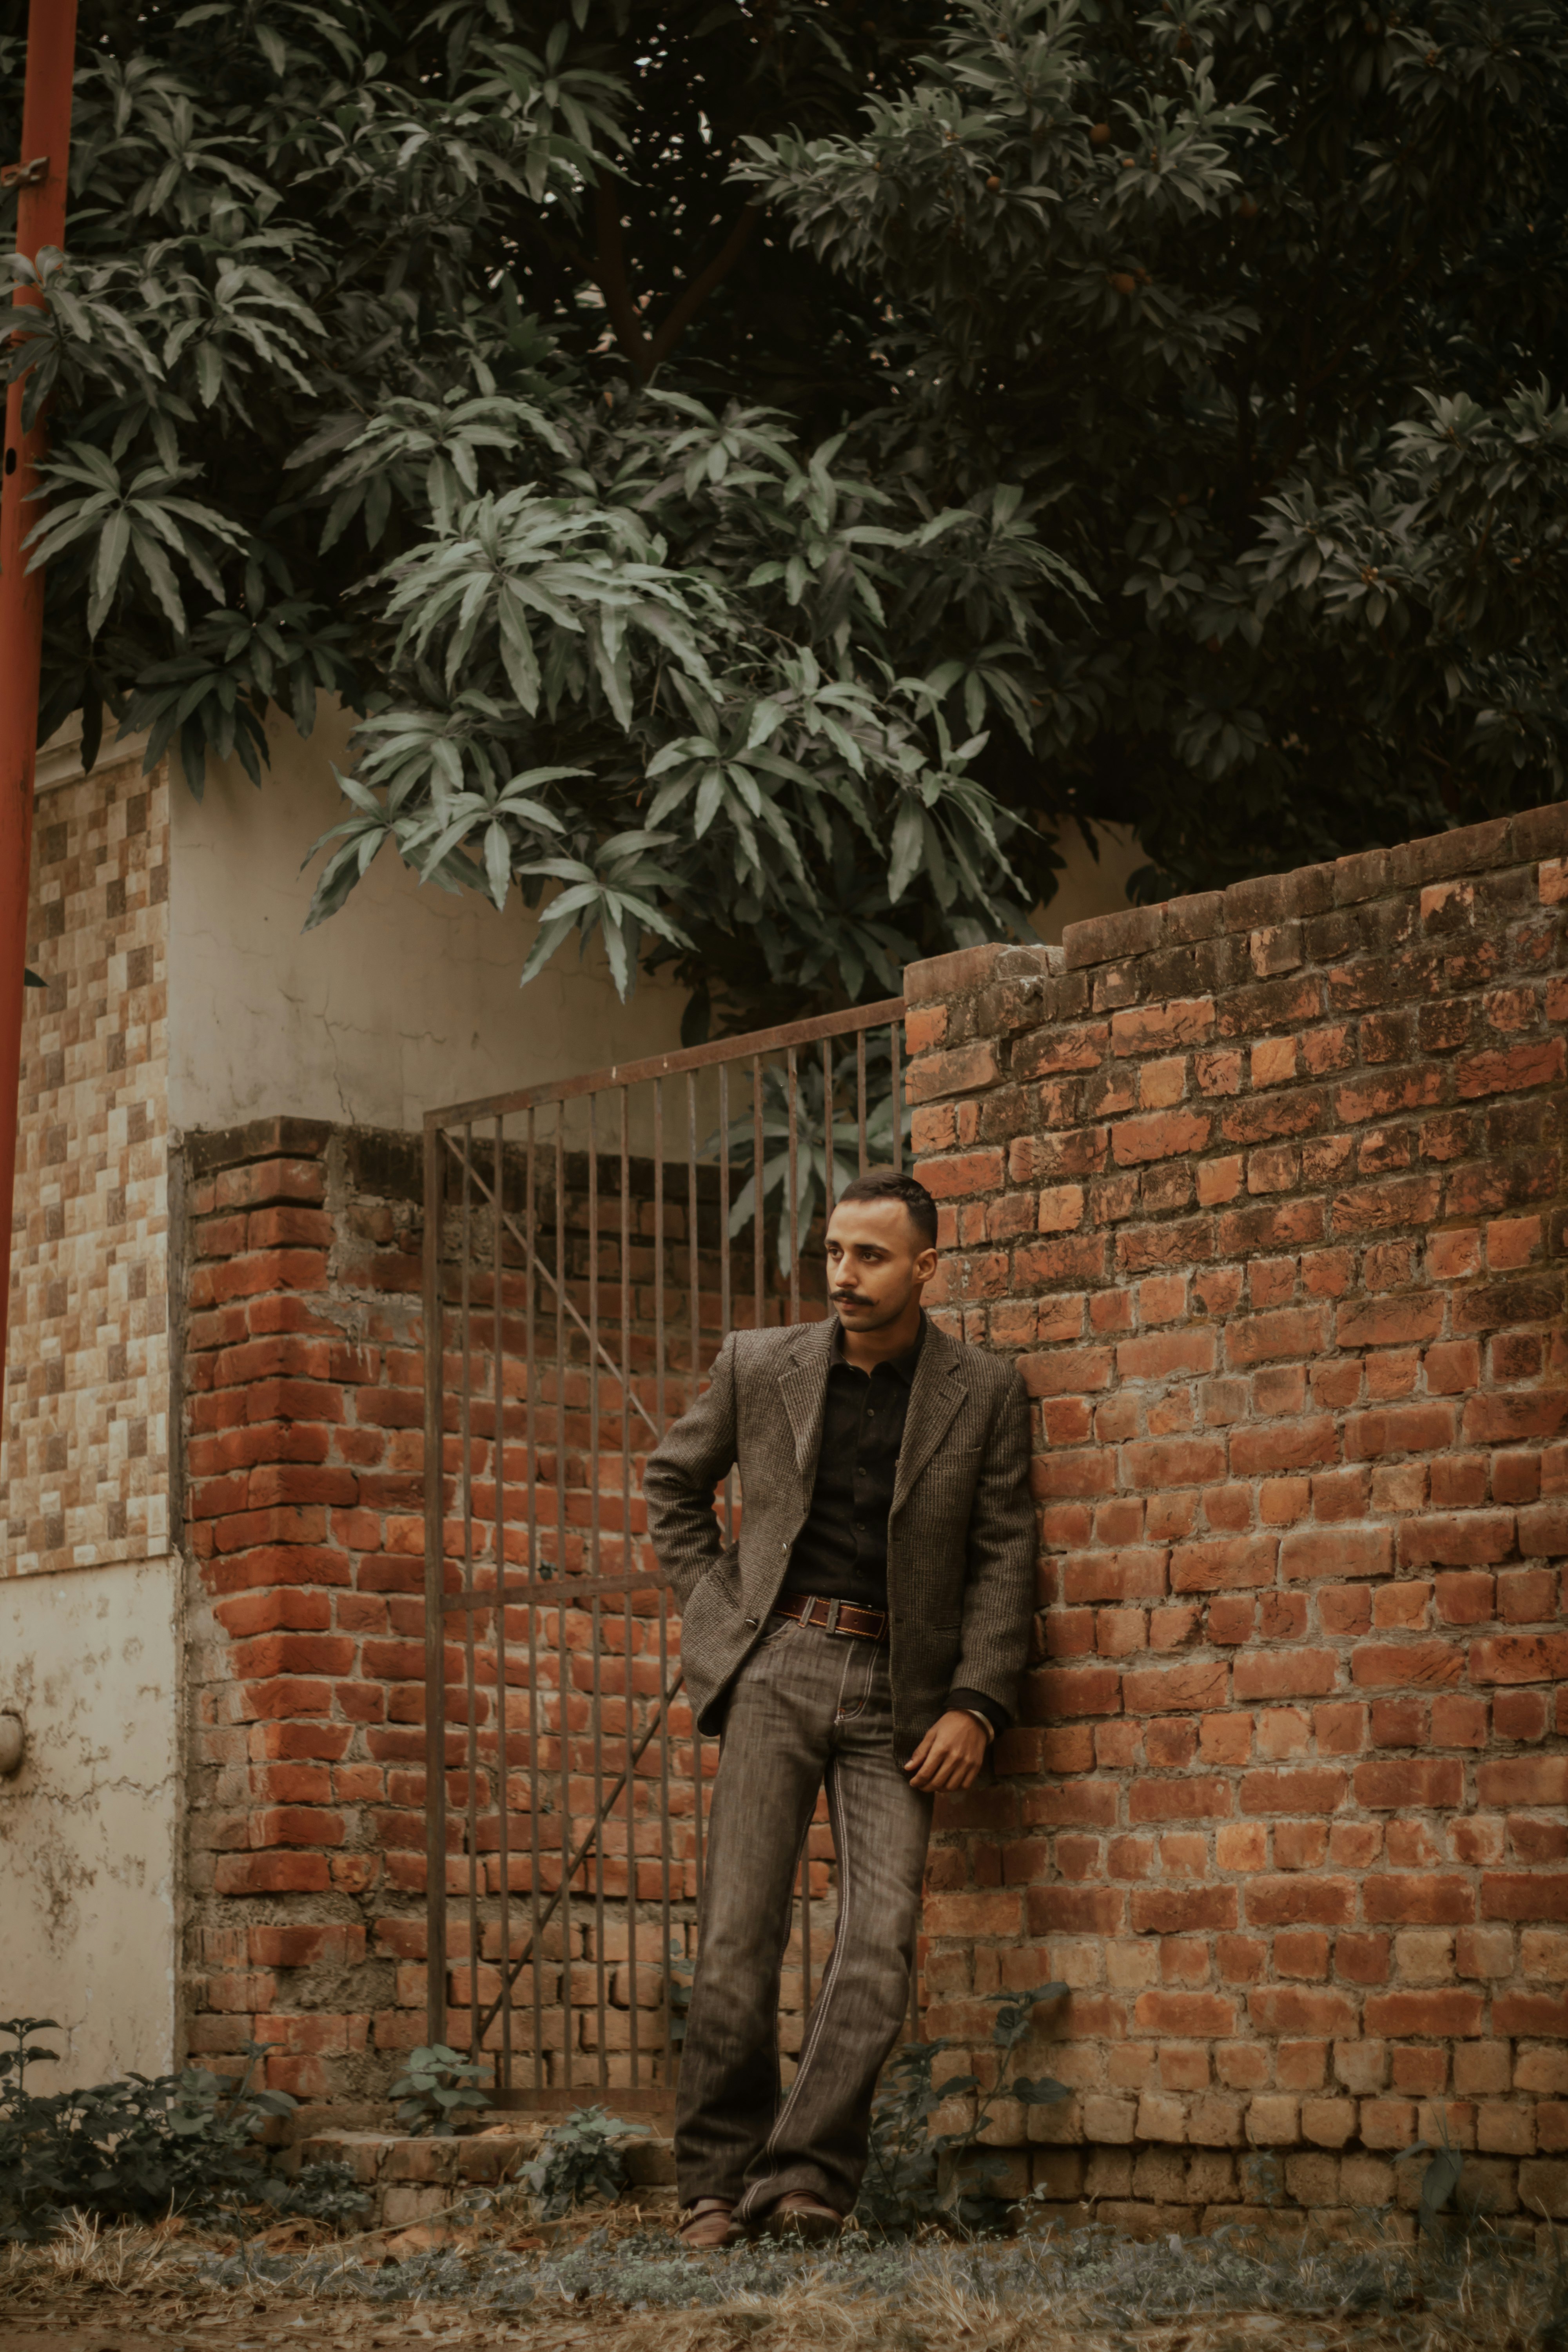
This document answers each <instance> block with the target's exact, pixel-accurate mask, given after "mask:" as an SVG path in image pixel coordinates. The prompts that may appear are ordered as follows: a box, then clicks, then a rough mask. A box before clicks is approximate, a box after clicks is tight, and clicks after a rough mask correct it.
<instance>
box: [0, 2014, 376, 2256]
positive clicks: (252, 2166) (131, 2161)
mask: <svg viewBox="0 0 1568 2352" xmlns="http://www.w3.org/2000/svg"><path fill="white" fill-rule="evenodd" d="M58 2030H59V2029H58V2026H57V2025H56V2024H55V2021H54V2020H53V2019H52V2018H43V2017H13V2018H6V2019H5V2020H0V2033H5V2034H9V2035H10V2036H11V2038H12V2042H13V2044H14V2047H12V2048H11V2049H8V2050H0V2240H7V2239H8V2240H11V2241H14V2242H15V2241H23V2242H26V2241H29V2240H38V2239H44V2238H48V2237H52V2236H53V2235H55V2234H56V2233H57V2232H58V2231H59V2230H60V2229H61V2227H62V2226H63V2225H64V2223H65V2221H66V2218H67V2216H68V2215H69V2214H72V2213H82V2214H89V2215H94V2216H97V2217H99V2218H100V2219H105V2220H111V2221H113V2220H123V2219H126V2218H136V2219H141V2220H147V2221H151V2220H153V2219H155V2218H157V2217H160V2216H162V2215H164V2214H168V2213H190V2214H195V2215H204V2216H214V2215H216V2214H228V2215H230V2216H232V2217H233V2218H234V2220H235V2222H236V2225H237V2227H239V2228H240V2229H241V2231H243V2229H244V2226H245V2224H244V2217H245V2215H246V2214H247V2212H248V2211H249V2210H251V2209H252V2208H254V2207H256V2206H258V2205H259V2206H263V2207H268V2208H270V2209H271V2210H272V2212H273V2213H301V2214H308V2215H310V2216H312V2217H314V2218H315V2219H318V2220H321V2221H327V2222H328V2223H330V2224H332V2225H341V2224H342V2222H344V2221H350V2220H352V2219H354V2218H357V2216H358V2215H359V2214H361V2213H363V2211H364V2210H367V2208H368V2206H369V2202H370V2200H369V2199H368V2198H367V2197H365V2196H364V2194H363V2191H361V2190H360V2189H358V2188H357V2186H356V2185H355V2183H354V2181H353V2175H352V2174H351V2173H350V2171H349V2169H348V2168H347V2167H346V2166H345V2165H340V2164H326V2165H310V2166H307V2167H306V2168H305V2169H304V2170H303V2171H302V2172H301V2173H300V2177H299V2179H297V2180H294V2181H291V2182H290V2181H285V2180H282V2179H279V2177H278V2176H277V2175H276V2174H275V2173H271V2172H268V2169H267V2168H266V2161H265V2155H264V2152H263V2150H262V2149H261V2148H260V2147H259V2146H258V2136H259V2134H260V2133H261V2132H262V2131H263V2129H264V2128H265V2126H267V2124H268V2122H269V2121H270V2120H271V2118H272V2117H274V2116H286V2115H289V2114H291V2113H292V2111H293V2107H294V2101H293V2100H292V2099H291V2098H290V2097H289V2094H288V2093H287V2092H286V2091H268V2090H263V2089H260V2088H258V2087H257V2085H256V2084H255V2081H254V2077H255V2074H256V2069H257V2065H258V2061H259V2060H260V2058H261V2057H262V2055H263V2054H264V2053H263V2052H262V2050H261V2047H260V2045H259V2044H258V2043H257V2042H248V2043H247V2045H246V2068H245V2073H244V2074H243V2076H242V2077H241V2079H240V2080H239V2082H238V2083H237V2084H236V2083H230V2082H226V2081H224V2080H222V2079H221V2078H220V2077H219V2076H218V2075H216V2074H208V2073H207V2072H206V2071H205V2068H203V2067H199V2066H187V2067H186V2068H184V2071H183V2072H182V2073H180V2074H157V2075H147V2074H128V2075H126V2076H125V2077H124V2078H123V2080H122V2081H120V2082H116V2083H98V2084H93V2085H92V2086H91V2087H90V2088H89V2089H85V2090H78V2091H56V2092H37V2091H33V2090H30V2089H29V2088H28V2086H27V2079H26V2078H27V2071H28V2069H29V2068H30V2067H33V2066H37V2065H40V2064H49V2065H54V2064H58V2052H56V2051H53V2050H50V2049H47V2048H46V2047H45V2045H44V2044H43V2043H42V2042H37V2041H35V2040H34V2039H33V2038H32V2037H33V2036H34V2035H36V2034H39V2033H47V2032H58Z"/></svg>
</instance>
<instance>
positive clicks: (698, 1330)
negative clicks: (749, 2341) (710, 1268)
mask: <svg viewBox="0 0 1568 2352" xmlns="http://www.w3.org/2000/svg"><path fill="white" fill-rule="evenodd" d="M686 1217H687V1223H688V1226H689V1231H688V1234H687V1236H686V1240H687V1262H688V1264H689V1266H690V1269H691V1373H690V1378H689V1381H688V1384H687V1391H686V1409H687V1411H688V1412H690V1410H691V1408H692V1406H693V1405H694V1404H695V1403H696V1402H697V1393H698V1387H699V1383H700V1381H701V1377H702V1255H701V1251H700V1248H699V1246H698V1244H699V1242H700V1231H699V1224H698V1213H697V1076H696V1073H695V1071H692V1070H688V1072H687V1074H686ZM701 1759H702V1748H701V1742H700V1739H699V1738H698V1736H697V1722H696V1718H695V1717H693V1718H692V1725H691V1838H692V1869H693V1873H694V1881H693V1883H694V1884H695V1885H696V1886H697V1888H698V1889H699V1891H700V1889H701V1885H702V1760H701ZM665 1957H666V1959H667V1960H668V1951H667V1952H666V1955H665Z"/></svg>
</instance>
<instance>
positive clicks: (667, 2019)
mask: <svg viewBox="0 0 1568 2352" xmlns="http://www.w3.org/2000/svg"><path fill="white" fill-rule="evenodd" d="M658 1686H659V1689H660V1690H661V1691H667V1690H668V1688H669V1588H668V1585H666V1584H660V1586H659V1588H658ZM692 1728H693V1731H695V1729H696V1726H695V1724H694V1725H693V1726H692ZM658 1780H659V1819H660V1821H661V1822H663V1824H664V1829H663V1835H662V1839H661V1846H662V1867H661V1869H660V1873H659V1877H660V1895H661V1902H660V1915H661V1918H662V1922H663V1929H662V1935H663V1940H662V1944H661V1947H660V1948H661V1949H662V1951H663V1953H664V1966H665V1969H666V1970H667V1971H668V1967H669V1954H670V1936H669V1929H670V1916H669V1877H670V1872H671V1871H672V1870H673V1868H674V1866H675V1856H674V1853H673V1851H672V1849H673V1846H674V1843H675V1825H674V1823H673V1822H672V1821H671V1820H670V1818H669V1709H668V1706H661V1707H660V1708H659V1711H658ZM673 2022H674V2021H673V2019H672V2018H671V2015H670V2009H669V2003H668V2000H667V2001H666V2002H665V2004H664V2079H665V2082H666V2083H667V2084H668V2083H669V2081H670V2080H671V2078H672V2074H673V2070H674V2065H675V2042H674V2040H673V2038H672V2036H671V2032H670V2028H671V2025H672V2023H673Z"/></svg>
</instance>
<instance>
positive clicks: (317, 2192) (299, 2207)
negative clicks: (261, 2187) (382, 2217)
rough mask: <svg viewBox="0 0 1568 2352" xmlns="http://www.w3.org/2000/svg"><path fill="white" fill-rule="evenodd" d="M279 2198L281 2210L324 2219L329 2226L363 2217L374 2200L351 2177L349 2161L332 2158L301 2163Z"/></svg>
mask: <svg viewBox="0 0 1568 2352" xmlns="http://www.w3.org/2000/svg"><path fill="white" fill-rule="evenodd" d="M283 2201H284V2210H285V2211H287V2212H289V2213H299V2214H300V2215H302V2216H303V2217H304V2219H305V2220H306V2221H324V2222H325V2223H326V2224H327V2226H328V2228H329V2229H332V2230H342V2229H344V2228H346V2227H347V2226H348V2225H349V2224H350V2223H352V2222H354V2221H363V2218H364V2216H365V2215H366V2214H367V2213H368V2212H369V2211H370V2210H371V2208H372V2206H373V2205H374V2203H375V2200H374V2197H373V2196H372V2195H371V2193H370V2191H369V2189H363V2188H361V2186H360V2184H359V2182H358V2181H357V2180H356V2179H355V2178H354V2170H353V2165H352V2164H339V2163H337V2162H335V2161H334V2162H323V2163H318V2164H307V2165H304V2166H302V2167H301V2168H300V2171H299V2173H298V2174H297V2175H296V2177H295V2179H294V2180H293V2181H292V2182H291V2184H290V2186H289V2190H288V2193H287V2196H286V2197H285V2199H284V2200H283Z"/></svg>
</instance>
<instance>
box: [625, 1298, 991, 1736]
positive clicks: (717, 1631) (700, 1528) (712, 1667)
mask: <svg viewBox="0 0 1568 2352" xmlns="http://www.w3.org/2000/svg"><path fill="white" fill-rule="evenodd" d="M836 1328H837V1318H829V1319H828V1320H827V1321H826V1322H822V1323H805V1324H796V1325H795V1326H793V1327H792V1328H788V1329H784V1330H773V1331H735V1332H731V1335H730V1337H729V1339H726V1340H725V1342H724V1345H723V1348H722V1349H721V1353H720V1355H719V1359H718V1361H717V1362H716V1363H715V1365H714V1367H713V1375H712V1385H711V1386H710V1388H709V1389H708V1390H707V1391H706V1393H705V1394H704V1395H702V1396H701V1397H700V1398H699V1400H698V1402H697V1403H696V1404H694V1405H693V1406H692V1408H691V1411H690V1412H688V1413H686V1414H685V1415H684V1416H683V1417H682V1418H681V1419H680V1420H679V1421H678V1422H677V1423H675V1425H674V1427H673V1428H672V1429H671V1430H670V1431H669V1433H668V1435H667V1436H666V1438H665V1440H664V1443H663V1444H661V1445H660V1446H659V1448H658V1451H657V1453H655V1454H652V1455H650V1457H649V1459H648V1464H647V1470H646V1472H645V1473H644V1476H643V1491H644V1493H645V1495H646V1496H647V1506H648V1525H649V1528H650V1530H651V1533H652V1536H653V1543H654V1549H655V1550H656V1551H657V1553H658V1559H659V1565H660V1566H661V1568H662V1569H663V1570H664V1572H665V1574H666V1576H667V1577H668V1580H669V1582H670V1583H671V1584H672V1585H673V1586H674V1588H675V1592H676V1598H677V1600H678V1601H679V1607H680V1617H681V1633H680V1656H681V1664H682V1667H683V1669H684V1672H685V1676H686V1687H687V1690H688V1692H689V1695H690V1698H691V1703H692V1707H693V1711H694V1712H695V1714H696V1717H697V1719H698V1722H699V1724H700V1727H701V1728H702V1729H703V1730H704V1731H717V1730H718V1729H719V1728H720V1727H721V1723H722V1720H723V1706H724V1696H725V1693H726V1691H727V1690H728V1688H729V1685H730V1684H731V1680H732V1679H733V1677H734V1675H735V1673H736V1671H737V1669H738V1668H739V1667H740V1666H741V1664H742V1662H743V1661H744V1660H745V1658H746V1657H747V1656H748V1655H749V1654H750V1653H751V1651H752V1649H754V1648H755V1646H756V1644H757V1643H759V1642H760V1641H761V1639H762V1637H763V1628H764V1627H765V1625H766V1623H767V1620H768V1613H769V1612H770V1610H771V1609H772V1608H773V1602H774V1601H775V1600H776V1599H777V1598H778V1592H779V1587H780V1586H781V1584H782V1583H783V1581H784V1571H785V1570H786V1568H787V1567H788V1565H789V1556H790V1551H791V1549H792V1547H793V1545H794V1543H795V1538H796V1536H797V1535H798V1534H799V1532H800V1529H801V1527H802V1525H803V1523H804V1521H805V1516H806V1512H807V1510H808V1509H809V1507H810V1504H811V1494H812V1487H813V1485H814V1482H815V1479H816V1456H817V1450H818V1447H819V1446H820V1444H821V1442H822V1416H823V1402H824V1399H825V1397H826V1391H827V1372H828V1366H829V1363H830V1361H831V1359H832V1347H833V1335H834V1332H835V1329H836ZM736 1466H738V1467H739V1469H740V1474H741V1486H742V1512H741V1536H740V1540H739V1542H738V1543H731V1544H727V1543H725V1541H724V1540H723V1536H722V1531H721V1527H720V1523H719V1519H718V1517H717V1516H716V1513H715V1510H714V1488H715V1487H716V1486H718V1484H719V1482H720V1481H721V1479H722V1478H724V1477H725V1476H727V1475H728V1474H729V1472H730V1471H731V1469H732V1468H735V1467H736ZM1028 1471H1029V1412H1028V1402H1027V1400H1026V1396H1025V1393H1024V1389H1023V1384H1022V1382H1021V1381H1019V1378H1018V1375H1017V1373H1016V1370H1014V1368H1013V1366H1012V1365H1011V1364H1009V1363H1005V1362H1003V1361H1002V1360H1000V1359H999V1358H997V1357H995V1356H991V1355H987V1354H986V1353H985V1352H984V1349H979V1348H970V1347H965V1346H964V1345H963V1342H962V1341H961V1340H958V1339H949V1337H948V1336H947V1334H946V1333H945V1332H944V1331H941V1330H939V1329H938V1328H937V1327H936V1325H935V1324H934V1323H931V1322H928V1323H927V1325H926V1328H925V1339H924V1342H923V1344H922V1346H921V1352H920V1357H919V1360H918V1361H917V1363H916V1366H915V1376H914V1381H913V1385H912V1387H911V1390H910V1402H909V1409H908V1412H907V1414H906V1416H905V1421H904V1439H903V1445H902V1448H901V1450H900V1454H899V1471H898V1478H897V1482H896V1484H895V1486H894V1488H893V1502H892V1508H891V1511H890V1513H889V1521H888V1612H889V1619H890V1621H891V1622H890V1627H889V1642H890V1652H891V1655H890V1667H891V1675H892V1685H893V1717H894V1723H893V1738H894V1744H895V1748H896V1751H897V1752H898V1753H899V1754H900V1755H908V1754H909V1752H910V1749H911V1748H913V1747H914V1746H915V1745H917V1744H918V1742H919V1741H920V1740H921V1738H923V1736H924V1734H925V1733H926V1732H927V1731H928V1730H929V1729H930V1727H931V1725H932V1724H933V1723H934V1722H935V1720H936V1718H937V1717H938V1716H939V1715H941V1714H942V1711H943V1709H944V1708H945V1706H946V1705H947V1695H948V1693H949V1691H950V1690H952V1689H954V1688H958V1689H964V1690H973V1691H984V1694H985V1695H986V1696H987V1697H988V1698H994V1699H995V1700H997V1701H998V1702H999V1703H1000V1705H1001V1706H1005V1707H1006V1708H1007V1709H1008V1710H1009V1712H1014V1711H1016V1705H1017V1696H1018V1680H1019V1676H1020V1675H1021V1674H1022V1672H1023V1668H1024V1664H1025V1661H1026V1656H1027V1653H1028V1644H1029V1624H1030V1619H1031V1615H1032V1612H1033V1609H1034V1603H1035V1560H1036V1554H1037V1548H1038V1547H1037V1536H1036V1528H1035V1513H1034V1507H1033V1505H1032V1503H1031V1501H1030V1498H1029V1487H1028Z"/></svg>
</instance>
